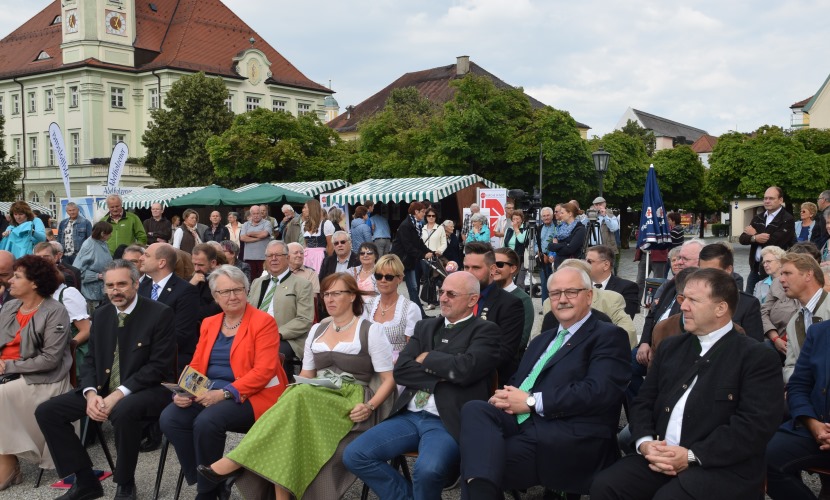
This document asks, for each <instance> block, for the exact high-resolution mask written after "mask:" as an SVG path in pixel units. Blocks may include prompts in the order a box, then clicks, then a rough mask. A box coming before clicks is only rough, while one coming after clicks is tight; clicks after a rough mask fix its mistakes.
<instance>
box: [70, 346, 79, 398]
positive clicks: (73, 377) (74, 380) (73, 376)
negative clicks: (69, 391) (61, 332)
mask: <svg viewBox="0 0 830 500" xmlns="http://www.w3.org/2000/svg"><path fill="white" fill-rule="evenodd" d="M77 350H78V341H77V340H75V339H72V340H70V341H69V355H70V356H72V368H70V369H69V383H70V384H72V388H73V389H74V388H77V387H78V369H77V366H76V363H75V352H76V351H77Z"/></svg>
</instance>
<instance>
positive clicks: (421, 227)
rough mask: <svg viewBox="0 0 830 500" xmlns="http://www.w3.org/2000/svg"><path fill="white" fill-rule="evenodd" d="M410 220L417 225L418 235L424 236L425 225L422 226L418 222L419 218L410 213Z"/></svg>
mask: <svg viewBox="0 0 830 500" xmlns="http://www.w3.org/2000/svg"><path fill="white" fill-rule="evenodd" d="M409 221H410V222H412V225H413V226H415V229H417V230H418V237H419V238H422V236H421V230H422V229H423V226H421V224H420V223H419V222H418V219H416V218H415V216H414V215H412V214H409Z"/></svg>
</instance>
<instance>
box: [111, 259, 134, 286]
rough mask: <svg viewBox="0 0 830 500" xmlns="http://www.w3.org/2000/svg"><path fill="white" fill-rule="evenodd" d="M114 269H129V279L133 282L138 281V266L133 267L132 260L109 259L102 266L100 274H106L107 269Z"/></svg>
mask: <svg viewBox="0 0 830 500" xmlns="http://www.w3.org/2000/svg"><path fill="white" fill-rule="evenodd" d="M114 269H126V270H128V271H130V279H131V280H133V284H136V283H138V268H137V267H135V265H134V264H133V263H132V262H130V261H128V260H125V259H115V260H111V261H109V262H107V263H106V265H105V266H104V271H103V272H102V274H104V275H106V274H107V271H112V270H114Z"/></svg>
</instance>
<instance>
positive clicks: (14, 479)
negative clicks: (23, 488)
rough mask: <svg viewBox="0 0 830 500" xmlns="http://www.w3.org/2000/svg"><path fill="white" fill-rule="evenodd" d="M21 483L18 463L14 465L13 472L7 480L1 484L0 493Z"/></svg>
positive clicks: (21, 478)
mask: <svg viewBox="0 0 830 500" xmlns="http://www.w3.org/2000/svg"><path fill="white" fill-rule="evenodd" d="M22 482H23V474H21V473H20V463H18V464H17V465H15V467H14V471H12V474H11V475H10V476H9V478H8V479H6V480H5V481H3V483H2V484H0V491H3V490H5V489H7V488H8V487H10V486H14V485H16V484H20V483H22Z"/></svg>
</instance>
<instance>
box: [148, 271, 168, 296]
mask: <svg viewBox="0 0 830 500" xmlns="http://www.w3.org/2000/svg"><path fill="white" fill-rule="evenodd" d="M171 276H173V273H170V274H168V275H167V276H165V277H164V278H162V279H160V280H158V281H153V285H158V286H159V291H158V294H159V295H161V291H162V290H164V286H165V285H167V282H168V281H170V277H171ZM151 286H152V285H151Z"/></svg>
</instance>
